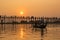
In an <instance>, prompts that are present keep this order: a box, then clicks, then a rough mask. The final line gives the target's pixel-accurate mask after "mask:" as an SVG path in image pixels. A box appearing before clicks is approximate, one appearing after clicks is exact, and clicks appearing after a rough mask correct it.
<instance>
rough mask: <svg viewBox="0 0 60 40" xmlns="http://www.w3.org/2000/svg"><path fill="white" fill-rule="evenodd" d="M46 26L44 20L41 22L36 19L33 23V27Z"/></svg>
mask: <svg viewBox="0 0 60 40" xmlns="http://www.w3.org/2000/svg"><path fill="white" fill-rule="evenodd" d="M46 26H47V22H44V21H43V22H41V21H38V22H35V23H34V24H33V27H34V28H46Z"/></svg>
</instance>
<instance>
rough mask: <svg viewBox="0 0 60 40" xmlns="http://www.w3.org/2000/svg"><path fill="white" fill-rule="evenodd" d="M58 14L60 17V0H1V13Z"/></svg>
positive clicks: (26, 14) (27, 14)
mask: <svg viewBox="0 0 60 40" xmlns="http://www.w3.org/2000/svg"><path fill="white" fill-rule="evenodd" d="M20 11H24V15H23V16H48V17H50V16H55V17H56V16H57V17H60V0H0V15H8V16H10V15H17V16H20V14H19V13H20Z"/></svg>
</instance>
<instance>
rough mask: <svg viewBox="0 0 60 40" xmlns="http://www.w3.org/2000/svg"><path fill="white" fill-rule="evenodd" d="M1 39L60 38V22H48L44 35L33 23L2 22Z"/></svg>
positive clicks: (47, 39) (32, 39)
mask: <svg viewBox="0 0 60 40" xmlns="http://www.w3.org/2000/svg"><path fill="white" fill-rule="evenodd" d="M0 40H60V24H48V25H47V31H46V29H44V35H43V37H42V36H41V29H39V28H33V27H32V25H31V24H16V25H13V24H5V25H1V24H0Z"/></svg>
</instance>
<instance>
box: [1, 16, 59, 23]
mask: <svg viewBox="0 0 60 40" xmlns="http://www.w3.org/2000/svg"><path fill="white" fill-rule="evenodd" d="M42 19H44V21H47V22H48V23H60V18H57V17H51V18H48V17H34V16H31V17H29V16H27V17H24V16H21V17H17V16H0V24H2V23H3V24H15V23H16V24H20V23H29V24H30V23H34V22H35V21H36V20H42Z"/></svg>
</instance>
